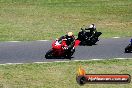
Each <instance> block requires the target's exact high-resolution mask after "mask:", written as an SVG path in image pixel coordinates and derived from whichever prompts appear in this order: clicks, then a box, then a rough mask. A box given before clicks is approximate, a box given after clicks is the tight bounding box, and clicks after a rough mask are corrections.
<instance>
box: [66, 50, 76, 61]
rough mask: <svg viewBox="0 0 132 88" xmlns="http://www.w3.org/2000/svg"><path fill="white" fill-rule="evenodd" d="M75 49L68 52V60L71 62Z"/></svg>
mask: <svg viewBox="0 0 132 88" xmlns="http://www.w3.org/2000/svg"><path fill="white" fill-rule="evenodd" d="M74 52H75V48H74V49H71V50H69V51H67V54H66V58H67V59H70V60H71V56H72V55H73V54H74Z"/></svg>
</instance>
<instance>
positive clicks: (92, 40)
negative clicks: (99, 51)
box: [77, 28, 102, 46]
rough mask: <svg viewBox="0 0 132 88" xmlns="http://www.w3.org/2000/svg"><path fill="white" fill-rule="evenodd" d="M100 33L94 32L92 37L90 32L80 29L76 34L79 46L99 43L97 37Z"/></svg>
mask: <svg viewBox="0 0 132 88" xmlns="http://www.w3.org/2000/svg"><path fill="white" fill-rule="evenodd" d="M101 34H102V33H101V32H95V33H94V35H93V34H92V33H91V32H90V30H86V29H82V28H81V31H80V32H79V33H78V38H77V39H78V40H80V41H81V42H80V45H90V46H91V45H95V44H96V42H97V41H99V39H98V38H99V36H100V35H101Z"/></svg>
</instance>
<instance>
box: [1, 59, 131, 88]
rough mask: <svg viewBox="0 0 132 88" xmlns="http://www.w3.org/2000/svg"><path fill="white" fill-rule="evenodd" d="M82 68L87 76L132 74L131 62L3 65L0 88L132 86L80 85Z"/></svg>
mask: <svg viewBox="0 0 132 88" xmlns="http://www.w3.org/2000/svg"><path fill="white" fill-rule="evenodd" d="M80 65H81V66H82V67H83V68H84V69H85V70H86V73H87V74H130V75H132V60H130V59H129V60H102V61H85V62H81V61H80V62H74V61H71V62H61V63H57V62H53V63H44V64H21V65H0V88H80V87H81V88H131V86H132V83H129V84H85V85H84V86H80V85H79V84H77V82H76V73H77V70H78V68H79V66H80Z"/></svg>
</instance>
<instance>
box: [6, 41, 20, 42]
mask: <svg viewBox="0 0 132 88" xmlns="http://www.w3.org/2000/svg"><path fill="white" fill-rule="evenodd" d="M7 42H21V41H7Z"/></svg>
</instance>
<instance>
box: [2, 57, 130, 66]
mask: <svg viewBox="0 0 132 88" xmlns="http://www.w3.org/2000/svg"><path fill="white" fill-rule="evenodd" d="M114 59H117V60H125V59H132V58H114ZM95 60H98V61H99V60H113V59H89V60H69V61H53V62H33V63H36V64H43V63H64V62H68V63H69V62H74V61H75V62H79V61H81V62H85V61H95ZM17 64H30V63H5V64H0V65H17Z"/></svg>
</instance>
